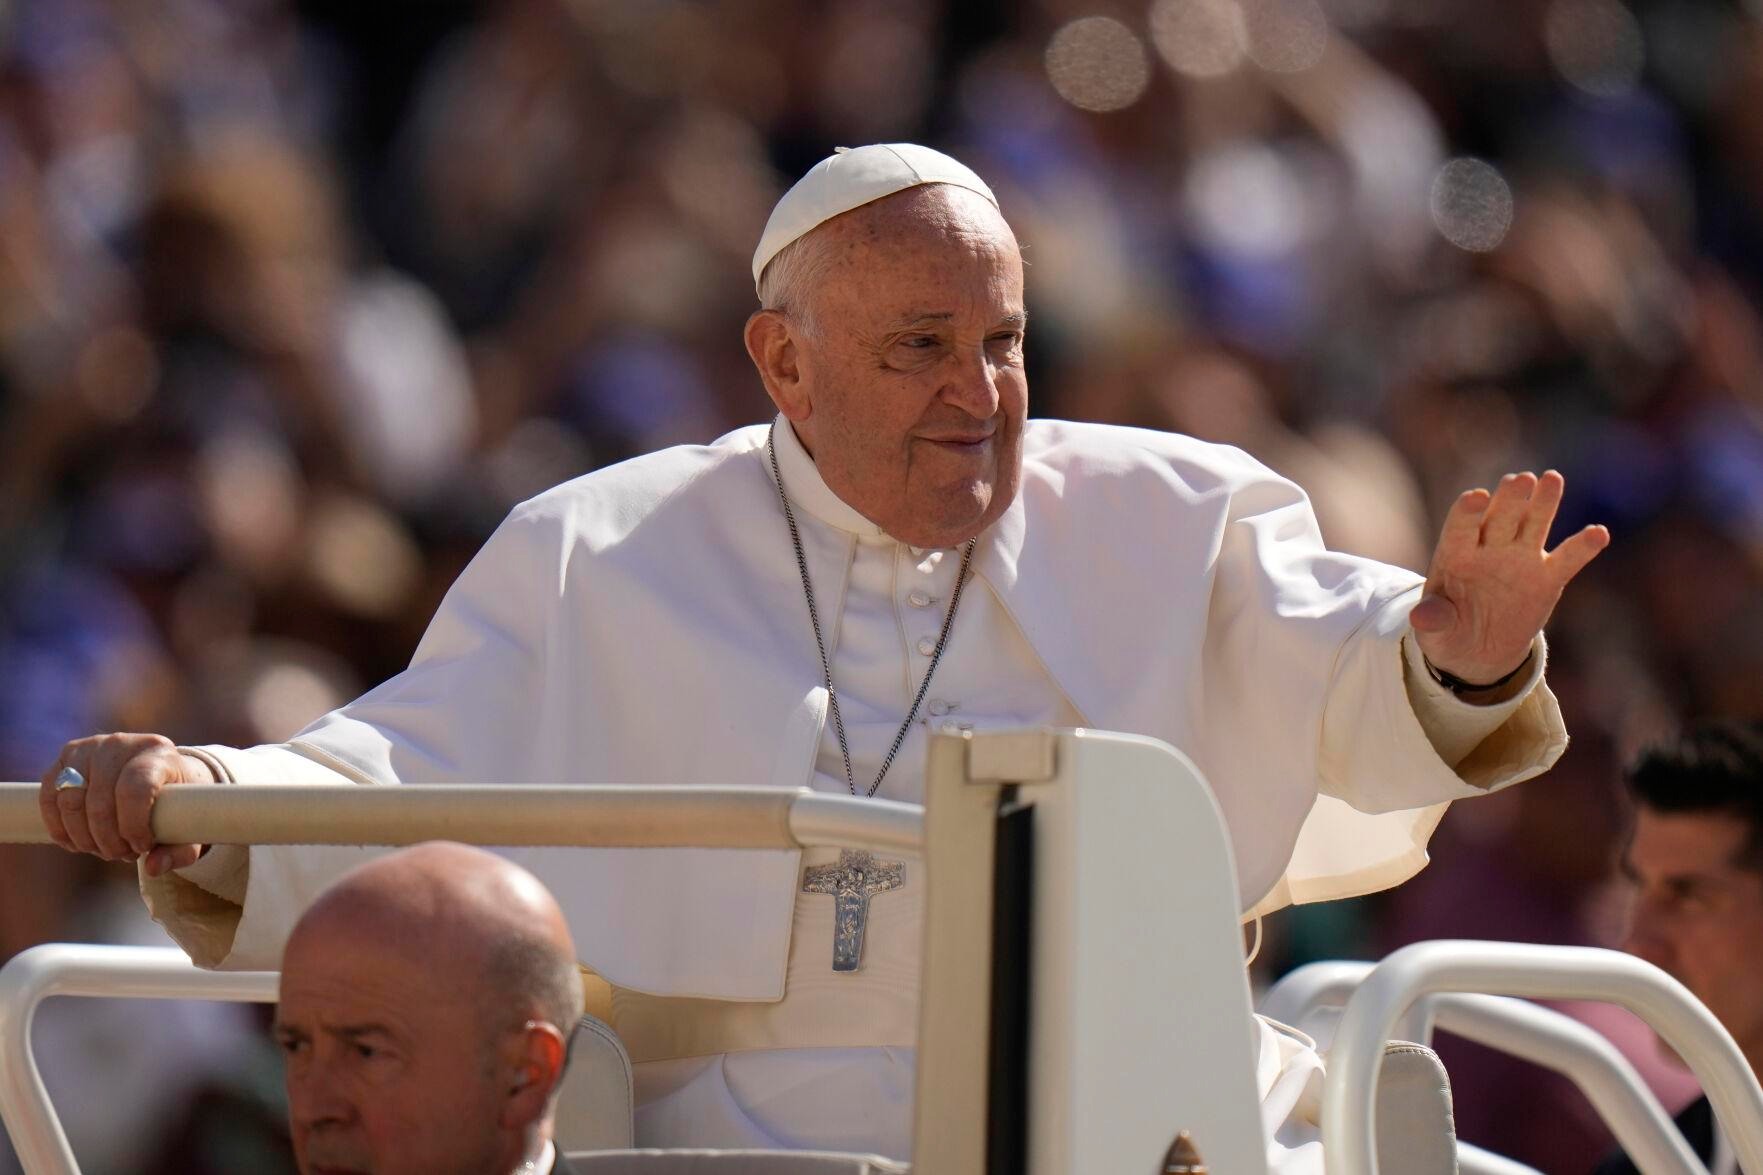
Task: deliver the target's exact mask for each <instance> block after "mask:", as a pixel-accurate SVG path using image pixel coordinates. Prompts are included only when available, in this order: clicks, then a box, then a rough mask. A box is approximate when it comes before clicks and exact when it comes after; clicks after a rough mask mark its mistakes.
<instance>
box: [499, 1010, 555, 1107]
mask: <svg viewBox="0 0 1763 1175" xmlns="http://www.w3.org/2000/svg"><path fill="white" fill-rule="evenodd" d="M567 1054H568V1049H567V1047H566V1045H565V1043H564V1040H563V1033H561V1032H559V1031H558V1030H557V1028H556V1026H555V1025H552V1024H548V1023H546V1022H545V1021H543V1020H528V1021H527V1022H526V1023H525V1024H524V1025H523V1026H522V1027H521V1028H520V1030H519V1031H518V1032H516V1033H514V1034H512V1037H511V1039H510V1041H509V1045H508V1048H507V1051H506V1053H505V1054H504V1055H505V1057H506V1058H507V1062H508V1064H507V1068H506V1072H507V1074H508V1079H507V1085H506V1087H505V1088H504V1091H503V1099H502V1115H501V1124H502V1126H503V1127H504V1128H506V1129H509V1130H521V1129H524V1128H526V1127H527V1126H530V1125H531V1124H532V1123H534V1122H537V1121H539V1120H540V1119H542V1118H544V1117H545V1115H546V1114H547V1113H548V1112H549V1110H550V1108H551V1100H552V1096H553V1095H554V1094H555V1093H556V1092H557V1087H558V1085H559V1084H561V1082H562V1081H563V1063H564V1059H565V1057H566V1056H567Z"/></svg>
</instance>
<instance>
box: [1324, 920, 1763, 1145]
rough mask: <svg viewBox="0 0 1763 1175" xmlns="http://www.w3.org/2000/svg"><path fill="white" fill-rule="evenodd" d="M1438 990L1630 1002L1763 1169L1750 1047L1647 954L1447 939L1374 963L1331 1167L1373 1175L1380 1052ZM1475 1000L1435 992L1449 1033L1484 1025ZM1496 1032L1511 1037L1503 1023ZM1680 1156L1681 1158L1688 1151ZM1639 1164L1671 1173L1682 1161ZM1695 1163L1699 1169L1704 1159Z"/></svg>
mask: <svg viewBox="0 0 1763 1175" xmlns="http://www.w3.org/2000/svg"><path fill="white" fill-rule="evenodd" d="M1440 992H1490V993H1496V994H1499V995H1510V996H1525V997H1528V998H1532V999H1582V1000H1583V999H1592V1000H1603V1001H1606V1002H1608V1003H1613V1004H1618V1005H1621V1006H1622V1007H1625V1008H1627V1009H1628V1010H1629V1011H1631V1012H1633V1013H1635V1014H1636V1015H1638V1016H1639V1017H1641V1019H1643V1020H1645V1021H1646V1022H1647V1023H1648V1025H1650V1026H1651V1027H1652V1028H1653V1030H1654V1031H1655V1032H1657V1033H1658V1034H1659V1036H1660V1037H1661V1038H1662V1039H1663V1040H1664V1041H1665V1043H1666V1044H1668V1045H1669V1046H1671V1048H1673V1049H1674V1050H1676V1052H1677V1054H1678V1055H1679V1056H1680V1057H1682V1058H1683V1059H1684V1062H1685V1063H1686V1064H1688V1065H1689V1067H1690V1069H1691V1071H1692V1072H1694V1073H1695V1075H1696V1077H1697V1078H1698V1079H1699V1080H1700V1081H1701V1083H1702V1089H1703V1090H1704V1091H1705V1092H1706V1093H1707V1095H1708V1100H1709V1101H1710V1102H1712V1103H1713V1106H1714V1113H1715V1115H1716V1116H1717V1117H1718V1118H1719V1120H1720V1123H1721V1126H1722V1127H1723V1128H1724V1129H1725V1131H1726V1134H1727V1137H1728V1138H1730V1139H1731V1140H1732V1144H1733V1150H1734V1151H1735V1152H1736V1153H1737V1156H1738V1160H1739V1166H1740V1167H1741V1168H1743V1169H1745V1170H1750V1171H1763V1089H1759V1088H1758V1085H1757V1079H1756V1077H1755V1076H1754V1075H1753V1074H1752V1073H1751V1069H1750V1066H1749V1065H1748V1064H1747V1063H1746V1061H1745V1058H1744V1054H1742V1053H1741V1052H1739V1049H1738V1045H1736V1044H1735V1043H1733V1039H1732V1037H1731V1036H1730V1035H1729V1034H1728V1033H1727V1031H1726V1029H1724V1028H1722V1027H1721V1026H1720V1022H1719V1021H1718V1020H1716V1019H1714V1016H1713V1014H1712V1013H1711V1012H1709V1011H1708V1009H1707V1008H1705V1007H1703V1006H1702V1004H1701V1003H1700V1002H1699V1001H1698V1000H1696V998H1695V997H1694V996H1692V995H1690V993H1689V991H1688V990H1686V989H1685V988H1684V986H1683V985H1682V984H1680V983H1678V982H1677V980H1675V979H1673V978H1671V977H1670V976H1669V975H1667V974H1665V972H1663V971H1661V970H1659V968H1657V967H1655V966H1653V965H1652V964H1650V963H1646V962H1643V961H1641V960H1640V959H1636V958H1634V957H1633V956H1631V955H1625V954H1621V953H1619V952H1616V951H1606V950H1597V949H1594V948H1590V947H1545V946H1531V945H1528V944H1521V943H1495V942H1461V941H1446V942H1423V943H1416V944H1415V945H1413V946H1408V947H1403V948H1402V949H1401V950H1399V951H1397V952H1395V953H1394V954H1392V955H1390V956H1389V957H1388V958H1387V959H1385V960H1384V961H1383V962H1382V963H1380V964H1378V965H1377V966H1376V967H1373V968H1372V969H1371V971H1370V973H1369V974H1368V975H1366V977H1365V979H1364V981H1363V982H1362V983H1361V984H1360V985H1359V987H1358V989H1357V990H1356V991H1355V992H1354V993H1353V995H1352V997H1351V998H1350V999H1349V1000H1348V1001H1347V1006H1346V1011H1345V1012H1344V1013H1343V1015H1342V1017H1341V1022H1340V1025H1339V1026H1338V1027H1337V1028H1336V1029H1335V1037H1334V1047H1333V1049H1332V1050H1331V1051H1330V1054H1329V1064H1328V1077H1327V1084H1326V1086H1325V1090H1324V1094H1323V1101H1322V1140H1323V1153H1324V1155H1325V1156H1326V1157H1325V1164H1326V1168H1327V1170H1328V1171H1329V1172H1330V1175H1375V1173H1376V1171H1377V1158H1376V1146H1375V1139H1376V1131H1375V1123H1374V1122H1373V1120H1372V1116H1373V1113H1374V1103H1373V1100H1372V1097H1371V1090H1372V1089H1373V1088H1375V1085H1376V1082H1377V1073H1378V1069H1379V1067H1380V1066H1381V1064H1382V1061H1383V1046H1384V1042H1385V1041H1386V1040H1387V1039H1388V1038H1389V1034H1390V1030H1391V1028H1392V1027H1393V1026H1394V1025H1395V1024H1396V1022H1397V1020H1398V1019H1399V1018H1400V1017H1401V1016H1402V1014H1403V1012H1404V1011H1405V1010H1406V1009H1407V1008H1408V1007H1409V1006H1410V1005H1411V1004H1413V1003H1414V1001H1415V1000H1417V999H1419V998H1420V997H1422V996H1425V995H1429V994H1434V993H1440ZM1467 1006H1468V1007H1469V1008H1470V1009H1471V1011H1470V1012H1469V1013H1468V1014H1467V1015H1462V1014H1460V1013H1459V1012H1456V1011H1451V1010H1448V1009H1449V1008H1450V1007H1451V1005H1450V1004H1448V1003H1447V1002H1446V1001H1442V1000H1441V1001H1439V1004H1438V1006H1437V1015H1438V1018H1439V1025H1440V1027H1443V1028H1447V1029H1450V1030H1452V1031H1456V1030H1457V1028H1466V1029H1468V1031H1467V1032H1466V1033H1465V1035H1473V1034H1474V1033H1475V1032H1477V1031H1481V1030H1485V1029H1486V1028H1488V1027H1489V1022H1490V1020H1491V1018H1490V1017H1483V1018H1481V1019H1476V1018H1475V1011H1474V1009H1475V1007H1476V1005H1475V1003H1474V1002H1471V1003H1469V1004H1468V1005H1467ZM1537 1011H1538V1012H1539V1013H1545V1012H1546V1010H1545V1009H1537ZM1544 1022H1545V1020H1544V1018H1543V1017H1539V1018H1537V1020H1536V1021H1535V1023H1536V1024H1538V1025H1541V1024H1543V1023H1544ZM1498 1031H1500V1032H1501V1033H1502V1034H1505V1033H1506V1028H1504V1027H1502V1028H1500V1029H1499V1030H1498ZM1588 1032H1589V1030H1588ZM1522 1039H1523V1033H1522V1032H1519V1031H1512V1032H1510V1034H1509V1035H1506V1036H1505V1040H1506V1043H1508V1044H1510V1043H1515V1042H1520V1041H1522ZM1563 1039H1566V1037H1563ZM1581 1043H1583V1042H1581ZM1536 1051H1539V1052H1541V1051H1543V1050H1541V1049H1540V1048H1539V1049H1537V1050H1536ZM1624 1080H1625V1081H1626V1078H1625V1079H1624ZM1588 1093H1589V1091H1588ZM1674 1157H1675V1158H1676V1159H1678V1160H1681V1159H1682V1157H1683V1156H1682V1155H1681V1154H1679V1155H1677V1156H1674ZM1658 1158H1660V1159H1662V1160H1663V1159H1665V1158H1666V1157H1665V1156H1658ZM1667 1161H1669V1160H1667ZM1643 1169H1656V1170H1664V1171H1670V1170H1673V1169H1674V1167H1673V1166H1669V1165H1666V1166H1659V1167H1654V1168H1643ZM1687 1169H1688V1170H1690V1171H1697V1170H1699V1169H1700V1165H1699V1164H1696V1165H1695V1166H1691V1167H1688V1168H1687Z"/></svg>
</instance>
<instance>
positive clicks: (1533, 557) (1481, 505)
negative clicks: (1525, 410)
mask: <svg viewBox="0 0 1763 1175" xmlns="http://www.w3.org/2000/svg"><path fill="white" fill-rule="evenodd" d="M1565 488H1566V483H1565V482H1564V481H1563V480H1562V477H1561V475H1560V474H1559V473H1556V472H1555V471H1554V470H1552V469H1551V470H1549V471H1548V472H1546V473H1544V474H1543V475H1542V476H1541V477H1540V478H1539V477H1538V476H1536V475H1535V474H1534V473H1509V474H1507V475H1506V476H1505V477H1504V478H1502V479H1501V480H1500V485H1499V487H1498V488H1497V489H1496V490H1495V491H1494V492H1493V493H1492V494H1490V493H1488V491H1486V490H1484V489H1475V490H1469V491H1468V492H1466V493H1464V494H1462V495H1460V496H1459V497H1458V498H1457V501H1456V502H1455V503H1454V504H1453V505H1452V507H1451V512H1450V514H1449V515H1447V516H1446V518H1445V526H1444V531H1443V533H1441V534H1440V535H1439V545H1438V547H1437V549H1435V550H1434V551H1433V556H1432V567H1431V568H1430V569H1429V570H1428V572H1427V576H1426V591H1425V593H1424V594H1423V595H1422V597H1421V600H1420V602H1419V603H1418V604H1416V605H1415V606H1414V611H1413V612H1412V613H1410V615H1409V623H1410V624H1411V625H1412V626H1413V629H1414V634H1415V639H1416V640H1417V641H1419V642H1420V651H1421V652H1422V653H1424V654H1425V655H1426V659H1427V660H1428V661H1430V662H1432V664H1433V665H1434V666H1435V667H1437V668H1438V669H1441V670H1443V671H1444V672H1446V673H1449V674H1451V675H1453V676H1455V677H1458V678H1461V679H1462V680H1464V681H1469V682H1493V681H1497V680H1499V679H1500V678H1502V677H1504V676H1506V675H1507V674H1509V673H1511V672H1512V671H1513V670H1514V669H1516V668H1518V667H1519V665H1520V664H1522V663H1523V661H1524V658H1525V657H1526V656H1527V655H1528V653H1529V651H1530V646H1531V642H1532V641H1534V640H1535V639H1536V635H1537V633H1539V632H1541V631H1542V628H1543V625H1544V624H1546V623H1547V622H1548V619H1549V616H1550V615H1551V614H1552V613H1553V612H1554V611H1555V603H1556V601H1558V600H1560V598H1561V591H1562V589H1563V588H1565V587H1566V586H1567V584H1568V581H1570V580H1571V579H1572V578H1573V577H1574V576H1575V575H1578V574H1579V573H1580V571H1581V570H1582V569H1583V568H1584V567H1585V566H1586V564H1588V563H1590V562H1591V561H1592V560H1593V559H1595V558H1596V557H1597V555H1598V552H1600V551H1602V550H1603V549H1604V548H1605V547H1607V546H1609V544H1610V532H1609V531H1608V530H1606V529H1604V528H1603V527H1602V526H1588V527H1586V528H1585V529H1584V530H1582V531H1580V532H1579V533H1578V534H1576V535H1574V536H1572V537H1571V538H1568V539H1566V540H1564V541H1563V542H1562V543H1561V544H1560V545H1559V546H1557V547H1556V548H1555V549H1554V550H1553V551H1548V550H1545V549H1544V546H1543V544H1544V543H1545V542H1547V541H1548V537H1549V528H1550V527H1551V526H1552V525H1553V524H1554V521H1555V511H1556V509H1557V508H1558V507H1559V506H1560V505H1561V494H1562V492H1563V490H1564V489H1565Z"/></svg>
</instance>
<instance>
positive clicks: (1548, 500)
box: [1518, 469, 1567, 548]
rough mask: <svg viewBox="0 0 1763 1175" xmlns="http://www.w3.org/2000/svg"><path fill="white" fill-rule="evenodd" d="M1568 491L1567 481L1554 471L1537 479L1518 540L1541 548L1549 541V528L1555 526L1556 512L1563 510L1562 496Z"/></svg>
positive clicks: (1519, 530)
mask: <svg viewBox="0 0 1763 1175" xmlns="http://www.w3.org/2000/svg"><path fill="white" fill-rule="evenodd" d="M1566 491H1567V479H1566V478H1564V477H1562V476H1561V475H1560V474H1559V473H1557V472H1556V471H1555V470H1553V469H1546V470H1544V471H1543V475H1542V476H1541V477H1539V478H1538V479H1537V485H1536V489H1535V490H1534V491H1533V492H1532V493H1531V495H1530V505H1529V508H1528V509H1526V510H1525V512H1524V517H1523V518H1522V519H1521V520H1520V521H1519V523H1518V539H1519V541H1521V542H1528V543H1534V544H1536V546H1537V547H1539V548H1540V547H1541V546H1542V545H1543V544H1544V543H1546V542H1548V541H1549V528H1550V527H1552V526H1554V525H1555V511H1556V510H1558V509H1560V508H1561V495H1562V494H1564V493H1565V492H1566Z"/></svg>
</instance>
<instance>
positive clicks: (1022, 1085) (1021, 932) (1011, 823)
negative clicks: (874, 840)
mask: <svg viewBox="0 0 1763 1175" xmlns="http://www.w3.org/2000/svg"><path fill="white" fill-rule="evenodd" d="M1016 793H1017V789H1016V788H1015V787H1006V788H1005V789H1004V790H1003V792H1002V793H1001V794H1000V795H999V797H998V819H997V830H996V845H997V853H996V855H995V857H994V858H993V865H992V1024H991V1056H990V1058H989V1063H988V1065H987V1084H986V1088H987V1090H988V1094H989V1096H988V1100H989V1102H990V1105H989V1106H988V1107H987V1115H986V1175H1023V1173H1024V1172H1025V1171H1027V1170H1028V1075H1029V1039H1028V1032H1029V993H1030V982H1031V979H1032V964H1033V958H1034V956H1033V950H1032V948H1033V943H1032V942H1031V941H1030V932H1031V930H1032V926H1033V918H1034V868H1035V828H1034V805H1032V804H1025V803H1022V802H1020V801H1019V800H1018V799H1017V794H1016Z"/></svg>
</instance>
